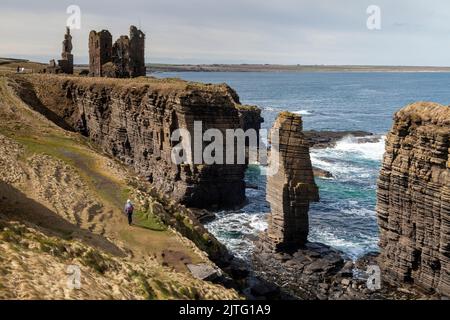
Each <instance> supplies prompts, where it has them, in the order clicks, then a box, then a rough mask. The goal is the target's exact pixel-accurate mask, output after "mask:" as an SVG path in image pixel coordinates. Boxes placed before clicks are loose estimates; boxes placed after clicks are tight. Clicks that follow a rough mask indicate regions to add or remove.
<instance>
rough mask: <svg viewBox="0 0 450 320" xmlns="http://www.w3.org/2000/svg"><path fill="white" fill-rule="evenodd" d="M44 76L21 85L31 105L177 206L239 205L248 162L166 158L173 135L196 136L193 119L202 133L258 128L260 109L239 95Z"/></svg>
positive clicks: (159, 83) (147, 82)
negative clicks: (84, 138)
mask: <svg viewBox="0 0 450 320" xmlns="http://www.w3.org/2000/svg"><path fill="white" fill-rule="evenodd" d="M42 77H44V76H38V75H36V76H30V77H29V78H28V79H27V80H26V81H28V82H29V83H28V84H27V85H28V86H29V87H31V89H32V91H33V92H35V95H36V97H35V99H34V100H35V102H34V103H33V104H34V105H37V106H40V107H41V109H43V110H44V111H45V112H47V113H52V114H56V115H57V116H58V117H60V118H62V119H63V120H64V122H65V124H66V125H67V126H69V127H72V128H74V129H76V130H78V131H80V132H82V133H84V134H85V135H86V136H88V137H89V138H91V139H92V141H94V142H95V143H96V144H97V145H99V146H100V147H101V148H102V149H103V150H104V151H106V152H107V153H108V154H111V155H113V156H114V157H116V158H118V159H120V160H121V161H123V162H124V163H125V164H128V165H130V166H132V167H134V169H135V170H136V171H137V172H138V173H139V174H141V175H143V176H145V177H147V178H148V180H149V181H150V182H152V183H153V185H154V186H155V187H156V188H158V189H159V190H161V191H163V192H165V193H166V194H168V195H170V196H171V197H173V199H175V200H176V201H179V202H181V203H183V204H186V205H189V206H193V207H210V206H216V205H218V206H234V205H238V204H240V203H242V202H243V201H244V199H245V182H244V172H245V169H246V166H245V165H187V164H183V165H176V164H174V163H173V162H172V160H171V151H172V147H173V146H174V145H175V144H177V143H178V142H172V141H170V137H171V134H172V132H173V131H174V130H175V129H178V128H185V129H187V130H189V132H190V133H191V136H192V137H193V136H194V135H193V131H194V121H201V122H202V126H203V131H204V130H206V129H209V128H217V129H219V130H221V131H222V132H223V133H225V130H226V129H237V128H248V127H253V128H255V127H256V128H255V129H258V128H259V125H260V122H261V120H260V119H261V117H260V110H259V109H256V108H254V109H250V110H249V109H245V111H244V110H240V109H242V106H240V104H239V98H238V96H237V95H236V93H235V92H234V91H233V90H232V89H231V88H229V87H228V86H226V85H201V84H194V83H188V82H184V81H181V80H156V79H137V80H112V79H100V78H94V79H83V78H75V77H49V76H47V77H45V79H44V78H42ZM23 81H25V80H23ZM49 88H51V89H49ZM28 100H30V99H28ZM255 119H256V120H255ZM224 136H225V134H224Z"/></svg>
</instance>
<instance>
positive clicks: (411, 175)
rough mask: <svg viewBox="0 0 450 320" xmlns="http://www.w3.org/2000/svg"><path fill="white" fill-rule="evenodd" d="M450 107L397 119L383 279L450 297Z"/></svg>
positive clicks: (382, 219)
mask: <svg viewBox="0 0 450 320" xmlns="http://www.w3.org/2000/svg"><path fill="white" fill-rule="evenodd" d="M449 137H450V107H448V106H442V105H439V104H435V103H426V102H420V103H415V104H412V105H409V106H407V107H405V108H403V109H402V110H400V111H399V112H397V113H396V115H395V118H394V125H393V127H392V129H391V131H390V133H389V134H388V136H387V139H386V153H385V155H384V160H383V166H382V169H381V173H380V177H379V180H378V196H377V198H378V204H377V214H378V222H379V227H380V249H381V254H380V257H379V263H380V267H381V269H382V275H383V276H384V278H385V279H387V280H393V281H395V282H398V283H402V282H409V283H412V284H414V285H417V286H419V287H421V288H424V289H427V290H430V291H436V292H437V293H439V294H442V295H446V296H450V160H449V151H450V149H449V148H450V139H449Z"/></svg>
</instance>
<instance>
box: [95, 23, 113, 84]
mask: <svg viewBox="0 0 450 320" xmlns="http://www.w3.org/2000/svg"><path fill="white" fill-rule="evenodd" d="M111 60H112V36H111V33H109V31H107V30H102V31H100V32H96V31H91V32H90V33H89V74H90V75H91V76H94V77H102V76H103V65H105V64H106V63H108V62H111Z"/></svg>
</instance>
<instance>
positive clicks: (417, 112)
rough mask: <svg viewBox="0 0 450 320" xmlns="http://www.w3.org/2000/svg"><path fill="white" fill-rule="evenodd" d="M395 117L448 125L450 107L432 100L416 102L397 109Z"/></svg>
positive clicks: (449, 124) (449, 122)
mask: <svg viewBox="0 0 450 320" xmlns="http://www.w3.org/2000/svg"><path fill="white" fill-rule="evenodd" d="M396 118H400V119H406V118H409V119H412V120H414V121H415V120H420V121H421V122H428V123H433V124H437V125H441V126H450V107H449V106H444V105H441V104H439V103H434V102H424V101H421V102H416V103H413V104H410V105H407V106H406V107H404V108H403V109H401V110H400V111H398V112H397V113H396Z"/></svg>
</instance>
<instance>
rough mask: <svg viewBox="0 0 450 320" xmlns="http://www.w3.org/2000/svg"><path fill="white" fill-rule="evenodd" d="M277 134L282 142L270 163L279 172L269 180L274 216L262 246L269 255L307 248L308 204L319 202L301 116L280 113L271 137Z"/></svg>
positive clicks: (274, 147) (274, 145)
mask: <svg viewBox="0 0 450 320" xmlns="http://www.w3.org/2000/svg"><path fill="white" fill-rule="evenodd" d="M274 131H278V136H279V139H278V140H279V141H271V142H272V149H271V156H270V162H271V164H272V165H274V167H276V165H275V164H273V162H274V161H277V162H278V171H277V172H276V173H275V174H274V175H272V176H269V177H268V178H267V201H268V202H269V203H270V208H271V213H270V215H269V218H268V220H269V227H268V230H267V232H266V233H265V235H263V243H264V245H265V247H266V248H267V249H269V250H270V251H278V250H283V249H289V248H298V247H301V246H303V245H304V244H306V242H307V239H308V231H309V222H308V210H309V203H310V202H312V201H318V200H319V192H318V188H317V186H316V184H315V182H314V174H313V170H312V165H311V159H310V155H309V145H308V143H307V141H306V140H305V138H304V136H303V124H302V118H301V116H299V115H296V114H293V113H289V112H283V113H281V114H280V115H279V116H278V118H277V119H276V121H275V124H274V126H273V128H272V136H274V135H273V133H274ZM275 140H276V139H275Z"/></svg>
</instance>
